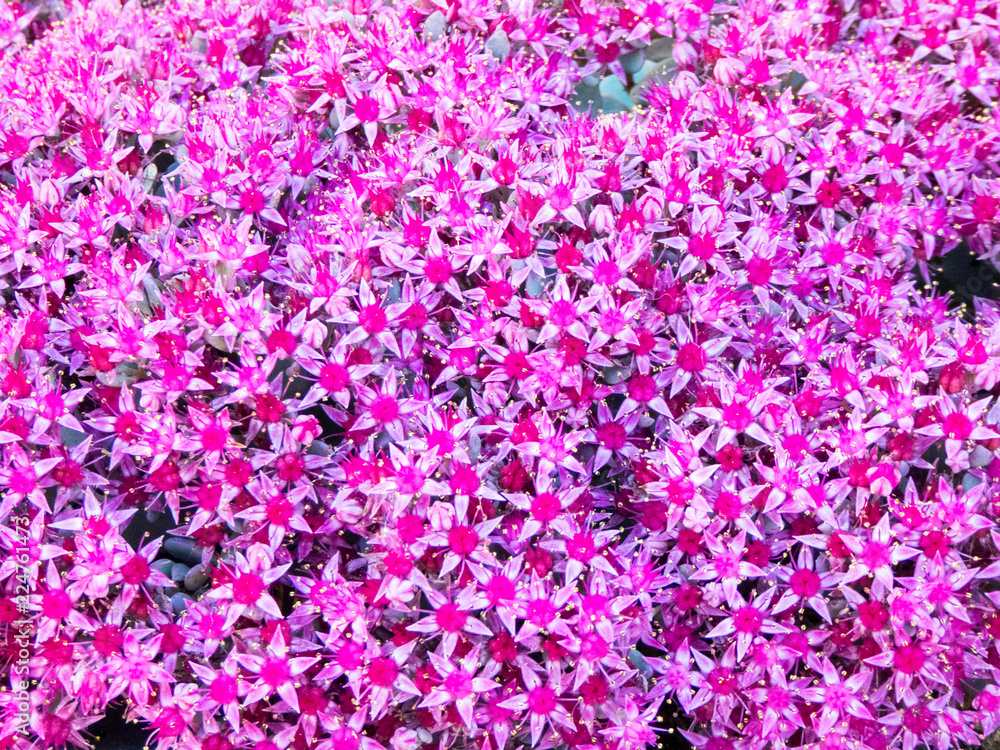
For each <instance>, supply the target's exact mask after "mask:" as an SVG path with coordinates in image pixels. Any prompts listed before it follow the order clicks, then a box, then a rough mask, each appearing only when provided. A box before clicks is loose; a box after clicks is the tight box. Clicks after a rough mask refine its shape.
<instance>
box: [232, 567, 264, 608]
mask: <svg viewBox="0 0 1000 750" xmlns="http://www.w3.org/2000/svg"><path fill="white" fill-rule="evenodd" d="M232 586H233V600H234V601H235V602H236V603H237V604H243V605H247V606H249V605H251V604H256V603H257V600H258V599H260V595H261V594H263V593H264V579H263V578H261V577H260V576H259V575H257V574H256V573H244V574H243V575H241V576H239V577H238V578H236V580H234V581H233V583H232Z"/></svg>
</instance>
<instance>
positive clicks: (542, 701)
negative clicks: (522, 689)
mask: <svg viewBox="0 0 1000 750" xmlns="http://www.w3.org/2000/svg"><path fill="white" fill-rule="evenodd" d="M528 710H529V711H531V713H533V714H539V715H542V716H548V715H549V714H551V713H552V712H553V711H555V710H556V692H555V690H553V689H552V688H550V687H545V686H544V685H540V686H539V687H536V688H535V689H534V690H529V691H528Z"/></svg>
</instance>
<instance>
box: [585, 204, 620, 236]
mask: <svg viewBox="0 0 1000 750" xmlns="http://www.w3.org/2000/svg"><path fill="white" fill-rule="evenodd" d="M590 228H591V229H593V230H594V231H595V232H597V233H598V234H610V233H611V231H612V230H613V229H614V228H615V214H614V211H612V210H611V206H607V205H603V206H597V207H595V208H594V210H593V212H592V213H591V214H590Z"/></svg>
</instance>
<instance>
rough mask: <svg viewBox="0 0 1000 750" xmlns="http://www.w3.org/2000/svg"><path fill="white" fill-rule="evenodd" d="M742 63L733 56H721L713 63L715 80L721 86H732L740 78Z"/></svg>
mask: <svg viewBox="0 0 1000 750" xmlns="http://www.w3.org/2000/svg"><path fill="white" fill-rule="evenodd" d="M740 68H742V64H741V63H740V61H739V60H737V59H735V58H733V57H723V58H722V59H720V60H719V61H718V62H717V63H715V71H714V75H715V80H716V81H717V82H718V83H721V84H722V85H723V86H733V85H735V84H736V83H738V82H739V80H740V72H741V71H740Z"/></svg>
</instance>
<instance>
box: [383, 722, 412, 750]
mask: <svg viewBox="0 0 1000 750" xmlns="http://www.w3.org/2000/svg"><path fill="white" fill-rule="evenodd" d="M389 745H390V746H391V747H392V750H417V748H419V747H420V737H418V736H417V733H416V731H415V730H413V729H407V728H406V727H400V728H399V729H397V730H396V732H395V733H394V734H393V735H392V739H390V740H389Z"/></svg>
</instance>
